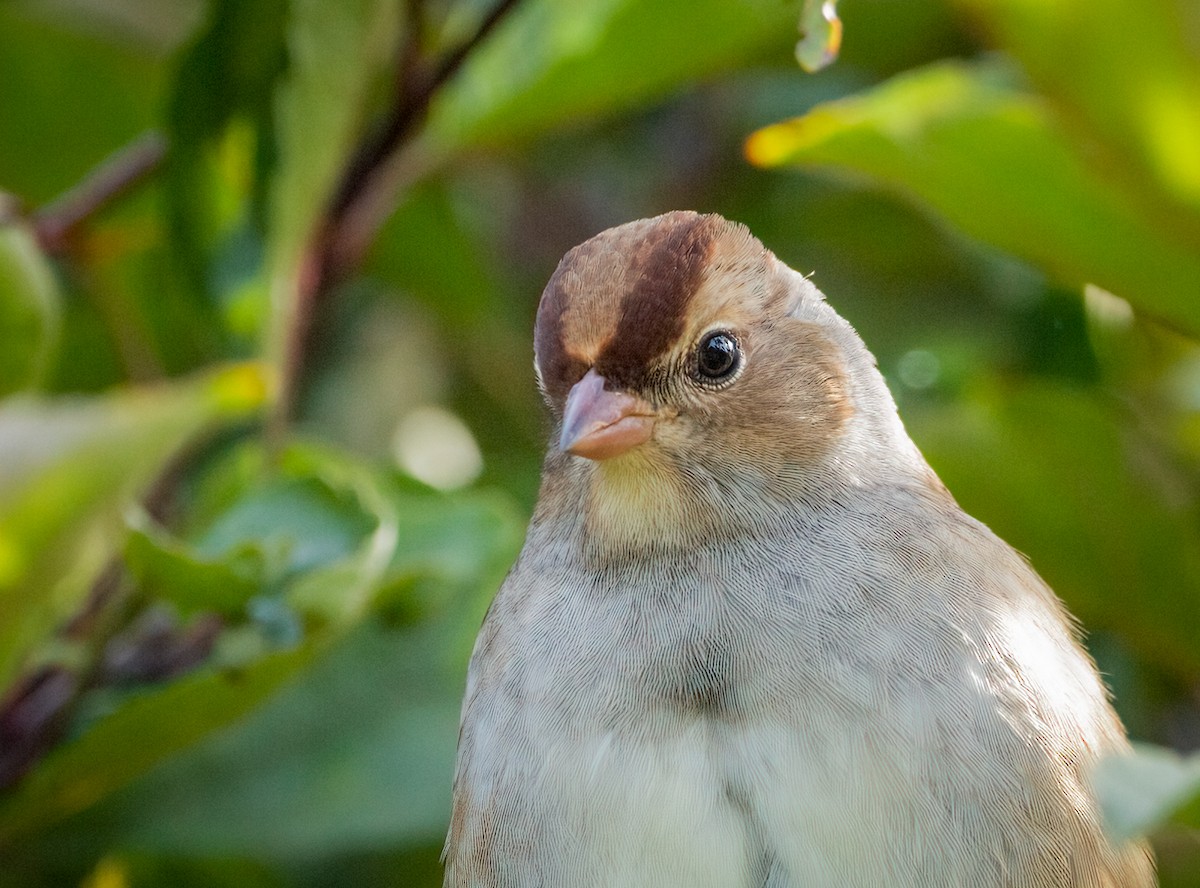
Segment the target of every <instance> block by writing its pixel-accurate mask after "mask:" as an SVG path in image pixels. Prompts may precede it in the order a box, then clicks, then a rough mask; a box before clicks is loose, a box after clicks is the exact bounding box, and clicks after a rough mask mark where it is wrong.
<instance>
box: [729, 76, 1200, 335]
mask: <svg viewBox="0 0 1200 888" xmlns="http://www.w3.org/2000/svg"><path fill="white" fill-rule="evenodd" d="M1005 79H1006V78H1005V75H1004V72H1003V71H1000V70H998V69H997V68H995V67H989V66H968V65H963V64H958V63H943V64H937V65H933V66H930V67H927V68H923V69H919V70H917V71H915V72H911V73H907V74H904V75H901V76H899V77H897V78H895V79H893V80H891V81H889V82H888V83H886V84H884V85H883V86H880V87H878V88H876V89H874V90H872V91H870V92H868V93H866V94H863V95H859V96H855V97H852V98H848V99H843V100H840V101H837V102H831V103H828V104H825V105H821V106H818V107H817V108H815V109H814V110H813V111H811V112H810V113H808V114H806V115H804V116H803V117H799V118H796V119H795V120H791V121H787V122H785V123H780V124H775V125H773V126H769V127H766V128H765V129H762V130H759V131H758V132H756V133H755V134H754V135H752V136H751V137H750V140H749V142H748V143H747V146H746V151H747V154H748V156H749V157H750V159H751V160H752V161H753V162H754V163H756V164H759V165H761V166H768V167H774V166H785V165H787V166H806V167H818V168H819V167H829V168H835V169H840V170H850V171H854V172H857V173H864V174H866V175H868V176H869V177H871V178H872V179H874V180H876V181H878V182H881V183H882V184H884V185H886V186H888V187H891V188H895V189H898V190H900V191H901V192H903V193H905V194H908V195H910V196H912V197H914V198H915V199H917V200H918V201H920V202H922V203H925V204H927V205H929V206H931V207H932V208H933V209H935V210H936V211H938V212H939V213H941V214H942V215H944V216H945V217H946V218H947V219H949V220H950V221H951V222H952V223H954V224H955V225H957V226H958V227H960V228H961V229H962V230H964V231H966V232H967V233H968V234H970V235H972V236H974V237H976V238H979V239H980V240H983V241H985V242H987V243H990V244H994V245H995V246H998V247H1000V248H1001V249H1004V250H1007V251H1010V252H1012V253H1014V254H1016V255H1017V256H1020V257H1022V258H1024V259H1027V260H1029V261H1030V262H1033V263H1035V264H1037V265H1039V266H1041V267H1042V268H1044V269H1046V270H1047V271H1048V272H1049V273H1050V274H1051V275H1053V276H1054V277H1056V278H1057V279H1058V280H1060V281H1062V282H1064V283H1066V284H1069V285H1074V286H1081V285H1083V284H1085V283H1093V284H1097V285H1099V286H1100V287H1103V288H1104V289H1105V290H1108V291H1109V292H1112V293H1116V294H1118V295H1120V296H1122V297H1124V298H1125V299H1128V300H1129V301H1130V302H1132V303H1133V304H1134V305H1135V306H1138V307H1139V308H1142V309H1144V310H1146V311H1148V312H1152V313H1154V314H1157V315H1159V316H1161V317H1163V318H1165V319H1167V320H1169V321H1172V322H1174V323H1175V324H1178V325H1180V326H1182V327H1184V328H1185V329H1188V330H1191V331H1194V332H1200V301H1198V300H1197V299H1196V298H1195V297H1196V281H1198V280H1200V240H1196V239H1191V238H1190V235H1189V234H1188V233H1187V232H1185V231H1182V230H1180V229H1178V228H1177V227H1173V226H1172V225H1171V224H1169V223H1168V222H1167V221H1166V220H1164V219H1161V218H1157V217H1154V216H1153V215H1150V214H1146V213H1144V212H1143V210H1142V207H1141V205H1140V204H1139V202H1138V200H1137V199H1136V198H1135V197H1133V196H1130V195H1129V194H1127V193H1125V192H1124V191H1122V190H1121V189H1119V188H1118V187H1117V186H1116V184H1115V183H1114V182H1112V181H1110V179H1109V178H1108V177H1106V176H1105V175H1104V174H1103V172H1102V171H1101V170H1099V169H1095V168H1093V167H1091V166H1089V165H1088V164H1087V163H1085V162H1084V160H1083V159H1082V158H1081V156H1080V155H1079V153H1077V152H1076V150H1075V149H1074V147H1073V146H1072V145H1071V143H1069V142H1068V141H1067V139H1066V138H1065V137H1064V135H1063V133H1062V131H1061V128H1060V127H1059V126H1058V124H1057V123H1056V121H1055V119H1054V117H1053V116H1052V115H1051V114H1050V113H1049V111H1048V109H1047V108H1046V107H1045V106H1044V104H1043V103H1042V102H1040V101H1039V100H1038V99H1036V98H1035V97H1033V96H1030V95H1027V94H1023V93H1020V92H1017V91H1014V90H1013V89H1012V88H1010V87H1009V86H1007V85H1006V84H1005V82H1004V81H1005Z"/></svg>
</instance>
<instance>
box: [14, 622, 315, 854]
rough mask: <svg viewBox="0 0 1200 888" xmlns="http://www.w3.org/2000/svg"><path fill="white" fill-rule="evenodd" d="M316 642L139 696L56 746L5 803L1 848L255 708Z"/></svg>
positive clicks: (294, 670) (307, 659) (304, 660)
mask: <svg viewBox="0 0 1200 888" xmlns="http://www.w3.org/2000/svg"><path fill="white" fill-rule="evenodd" d="M314 652H315V648H314V647H313V646H311V645H309V646H304V647H300V648H296V649H294V650H290V651H282V652H278V653H274V654H270V655H268V656H266V657H263V658H262V659H260V660H258V661H257V662H255V663H254V664H253V665H252V666H249V667H247V668H245V669H242V670H239V671H236V672H220V673H214V672H203V673H198V674H193V675H191V676H188V677H186V678H183V679H181V680H179V681H177V682H174V683H172V684H169V685H167V686H166V687H165V688H164V689H161V690H159V691H157V692H155V693H152V694H149V695H147V696H144V697H139V698H136V699H134V700H132V701H130V702H128V703H126V705H125V706H123V707H122V708H121V709H120V710H118V711H117V712H116V713H115V714H114V715H112V716H110V717H109V718H107V719H104V720H102V721H101V722H99V723H98V724H96V725H95V726H93V727H92V728H91V729H90V730H89V731H87V732H86V733H85V734H84V735H83V736H82V737H81V738H79V739H78V740H76V741H74V742H72V743H68V744H66V745H65V746H62V747H60V748H59V749H58V750H57V751H55V752H54V753H53V754H52V755H51V757H50V758H48V759H47V760H46V761H45V762H43V763H42V765H41V766H40V767H39V768H37V769H36V770H35V771H33V772H32V773H31V774H30V775H29V776H28V777H26V779H25V780H24V781H23V782H22V783H21V784H20V785H19V786H18V787H17V789H16V790H15V791H14V792H13V793H12V795H10V796H8V797H6V798H4V799H3V800H2V801H0V848H3V847H4V846H6V845H9V844H11V843H12V842H14V841H15V840H16V839H17V838H18V837H20V836H25V835H29V834H31V833H35V832H37V831H39V830H41V829H43V828H45V827H46V826H48V825H50V824H52V823H55V822H57V821H59V820H62V819H63V818H65V817H68V816H70V815H72V814H77V813H79V812H80V811H83V810H85V809H86V808H89V807H90V806H92V805H93V804H95V803H96V802H97V801H99V800H100V799H102V798H104V797H105V796H107V795H109V794H110V793H112V792H113V791H114V790H116V789H119V788H120V787H122V786H124V785H126V784H127V783H129V781H131V780H133V779H134V778H135V777H137V776H139V775H140V774H142V773H144V772H145V771H147V770H148V769H149V768H151V767H152V766H154V765H156V764H158V763H159V762H161V761H162V760H164V759H166V758H167V757H168V756H170V755H171V754H172V753H176V752H178V751H180V750H182V749H184V748H186V747H188V746H190V745H191V744H193V743H195V742H196V741H197V740H198V739H200V738H202V737H204V736H205V735H207V734H208V733H210V732H211V731H213V730H214V729H216V728H217V727H220V726H221V725H224V724H228V723H229V722H231V721H233V720H235V719H236V718H238V717H239V716H241V715H244V714H245V713H247V712H249V711H251V710H252V709H254V707H255V706H257V705H258V704H259V703H260V702H261V701H262V700H263V699H264V698H266V697H267V696H268V695H270V694H271V693H272V692H274V691H275V690H276V689H277V688H278V687H279V686H280V685H281V684H282V683H283V682H285V681H286V680H287V679H289V678H290V677H292V676H293V675H295V674H296V673H297V672H298V671H300V670H301V669H302V668H303V667H304V666H305V665H307V664H308V663H309V662H310V661H311V659H312V656H313V654H314Z"/></svg>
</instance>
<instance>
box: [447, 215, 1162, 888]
mask: <svg viewBox="0 0 1200 888" xmlns="http://www.w3.org/2000/svg"><path fill="white" fill-rule="evenodd" d="M534 339H535V342H534V353H535V369H536V375H537V379H538V383H539V386H540V388H541V390H542V392H543V394H544V396H545V400H546V402H547V404H548V405H549V408H550V411H551V413H552V414H553V418H554V434H553V442H552V444H551V446H550V447H549V452H548V453H547V455H546V458H545V462H544V466H543V473H542V482H541V487H540V490H539V494H538V501H537V506H536V509H535V511H534V514H533V517H532V519H531V522H530V525H529V530H528V534H527V537H526V541H525V545H524V548H523V549H522V551H521V553H520V556H519V557H518V559H517V562H516V564H515V565H514V566H513V568H512V570H511V572H510V573H509V575H508V577H507V579H506V580H505V582H504V583H503V585H502V587H501V589H500V590H499V592H498V593H497V595H496V597H495V599H494V601H493V603H492V605H491V608H490V610H489V612H488V614H487V617H486V619H485V621H484V624H483V627H482V629H481V630H480V633H479V636H478V640H477V642H476V645H475V649H474V653H473V655H472V657H471V661H470V667H469V672H468V678H467V686H466V696H465V701H464V704H463V710H462V721H461V731H460V736H459V745H458V759H457V769H456V775H455V780H454V790H453V810H452V816H451V824H450V829H449V836H448V839H447V843H446V847H445V853H444V861H445V885H446V886H447V888H535V886H539V888H589V886H596V888H599V886H620V888H638V886H647V888H650V886H654V888H671V886H679V888H707V886H713V888H716V886H720V888H801V886H805V888H811V886H837V888H941V886H944V888H964V886H965V888H999V886H1005V888H1009V886H1011V888H1049V886H1062V888H1067V886H1070V888H1083V886H1087V888H1142V886H1150V885H1153V884H1154V881H1155V877H1154V868H1153V863H1152V860H1151V857H1150V856H1149V853H1148V851H1147V850H1146V848H1145V847H1144V846H1142V845H1138V844H1126V845H1122V846H1118V845H1115V844H1113V843H1112V842H1111V841H1110V840H1109V839H1108V838H1106V836H1105V832H1104V829H1103V824H1102V818H1101V813H1100V810H1099V807H1098V805H1097V801H1096V798H1095V796H1094V794H1093V791H1092V789H1091V786H1090V779H1089V778H1090V772H1091V769H1092V766H1093V765H1094V764H1095V762H1096V760H1097V759H1098V758H1099V757H1101V756H1104V755H1107V754H1111V753H1119V752H1121V751H1122V750H1125V749H1126V748H1127V741H1126V739H1125V734H1124V730H1123V728H1122V726H1121V724H1120V722H1119V720H1118V718H1117V716H1116V714H1115V713H1114V711H1113V709H1112V707H1111V706H1110V703H1109V699H1108V695H1107V692H1106V689H1105V687H1104V685H1103V683H1102V681H1101V679H1100V677H1099V675H1098V674H1097V671H1096V668H1095V666H1094V664H1093V663H1092V661H1091V660H1090V659H1089V657H1088V655H1087V654H1086V653H1085V652H1084V650H1083V649H1082V647H1081V646H1080V641H1079V637H1078V632H1077V630H1076V628H1075V626H1074V624H1073V622H1072V620H1071V617H1070V616H1069V615H1068V614H1067V612H1066V610H1065V609H1064V607H1063V605H1062V604H1061V603H1060V601H1059V600H1058V599H1057V598H1056V597H1055V595H1054V593H1053V592H1052V591H1051V590H1050V589H1049V587H1048V586H1047V585H1046V584H1045V583H1044V582H1043V581H1042V580H1041V579H1040V578H1039V577H1038V575H1037V574H1036V573H1035V572H1034V570H1033V569H1032V568H1031V567H1030V565H1029V564H1028V563H1027V561H1026V560H1025V559H1024V558H1023V557H1022V556H1021V555H1020V554H1018V553H1017V552H1016V551H1014V550H1013V549H1012V548H1010V547H1009V546H1008V545H1007V544H1005V543H1004V542H1003V541H1001V540H1000V539H999V538H998V537H996V536H995V535H994V534H993V533H991V532H990V531H989V530H988V529H987V528H986V527H985V526H984V525H983V524H981V523H980V522H978V521H976V520H975V519H973V518H971V517H970V516H968V515H967V514H966V513H965V512H964V511H963V510H962V509H961V508H960V507H959V506H958V504H957V503H956V502H955V500H954V499H953V497H952V496H951V495H950V493H949V492H948V491H947V490H946V488H945V487H944V486H943V485H942V483H941V482H940V481H939V479H938V477H937V476H936V475H935V474H934V472H933V470H932V469H931V468H930V467H929V465H928V464H927V463H926V462H925V460H924V458H923V457H922V456H921V454H920V452H919V451H918V450H917V447H916V446H915V445H914V444H913V442H912V440H911V439H910V438H909V436H908V434H907V433H906V431H905V429H904V426H903V425H902V424H901V421H900V418H899V417H898V415H897V412H896V407H895V404H894V402H893V400H892V398H891V396H890V394H889V392H888V389H887V386H886V384H885V382H884V380H883V377H882V376H881V374H880V373H879V371H878V369H877V367H876V363H875V360H874V358H873V357H872V355H871V354H870V352H869V351H868V350H867V348H866V346H865V345H864V344H863V342H862V340H861V339H860V338H859V337H858V335H857V334H856V333H855V331H854V330H853V329H852V328H851V326H850V325H849V324H848V323H847V322H846V321H845V320H843V319H842V317H841V316H840V315H838V314H837V313H836V312H835V311H834V310H833V309H832V308H831V307H830V306H829V304H828V303H827V302H826V301H825V297H824V296H823V294H822V293H821V292H820V291H819V290H818V289H817V288H816V287H815V286H814V285H813V283H812V282H811V281H810V280H808V279H807V278H806V277H805V276H803V275H801V274H799V273H797V272H796V271H793V270H792V269H791V268H789V267H788V266H787V265H785V264H784V263H782V262H781V261H779V260H778V259H777V258H776V257H775V256H774V255H773V254H772V253H771V252H770V251H768V250H767V249H766V248H765V247H764V246H763V245H762V243H760V242H759V241H758V240H757V239H756V238H755V237H754V236H753V235H752V234H751V233H750V232H749V231H748V230H747V229H746V228H745V227H743V226H742V225H740V224H736V223H732V222H729V221H726V220H725V219H723V218H721V217H720V216H716V215H699V214H696V213H691V212H673V213H667V214H666V215H662V216H657V217H655V218H652V219H643V220H640V221H636V222H631V223H628V224H626V225H621V226H618V227H616V228H612V229H609V230H607V231H604V232H602V233H601V234H598V235H596V236H595V237H593V238H591V239H590V240H588V241H586V242H584V243H583V244H580V245H579V246H577V247H575V248H574V249H572V250H571V251H570V252H568V253H567V254H566V256H565V257H564V258H563V260H562V262H561V263H560V264H559V266H558V268H557V269H556V270H555V272H554V274H553V276H552V277H551V278H550V281H549V283H548V284H547V286H546V288H545V291H544V292H543V294H542V297H541V302H540V305H539V308H538V315H537V322H536V330H535V337H534Z"/></svg>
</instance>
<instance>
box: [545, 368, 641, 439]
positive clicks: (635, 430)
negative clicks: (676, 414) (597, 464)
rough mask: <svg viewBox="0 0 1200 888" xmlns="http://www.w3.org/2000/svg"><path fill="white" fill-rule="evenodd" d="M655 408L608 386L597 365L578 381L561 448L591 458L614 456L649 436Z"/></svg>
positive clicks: (565, 415)
mask: <svg viewBox="0 0 1200 888" xmlns="http://www.w3.org/2000/svg"><path fill="white" fill-rule="evenodd" d="M655 418H656V414H655V412H654V409H653V408H652V407H651V406H650V405H649V404H647V403H646V402H645V401H643V400H642V399H641V398H637V397H634V396H633V395H630V394H627V393H626V392H610V391H607V390H605V388H604V377H603V376H601V375H600V374H599V373H597V372H596V371H595V370H594V369H593V370H589V371H588V372H587V374H586V375H585V376H584V377H583V379H581V380H579V382H577V383H575V385H574V386H573V387H572V388H571V391H570V392H569V393H568V394H567V406H566V409H564V410H563V426H562V436H561V437H560V438H559V440H558V446H559V449H560V450H565V451H567V453H573V454H575V455H576V456H583V457H587V458H588V459H610V458H612V457H614V456H620V455H621V454H622V453H625V452H626V451H629V450H632V449H633V448H634V447H637V446H638V445H639V444H642V443H644V442H646V441H647V440H649V438H650V435H651V433H653V431H654V420H655Z"/></svg>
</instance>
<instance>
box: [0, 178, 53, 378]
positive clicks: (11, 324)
mask: <svg viewBox="0 0 1200 888" xmlns="http://www.w3.org/2000/svg"><path fill="white" fill-rule="evenodd" d="M2 203H3V201H2V198H0V204H2ZM2 211H3V207H2V206H0V212H2ZM58 325H59V295H58V284H57V282H56V281H55V279H54V272H53V270H52V269H51V268H50V266H49V263H47V262H46V259H45V257H43V256H42V253H41V251H40V250H39V249H38V246H37V242H36V241H35V240H34V237H33V234H32V233H31V232H30V231H29V230H28V229H27V228H25V227H24V226H22V225H18V224H10V225H4V224H3V223H0V397H3V396H4V395H9V394H12V393H13V392H15V391H20V390H22V389H25V388H30V387H33V386H36V385H37V384H38V382H39V381H40V380H41V378H42V376H43V373H44V372H45V370H46V368H47V366H48V364H49V359H50V353H51V351H52V350H53V348H54V344H55V341H56V338H57V335H58Z"/></svg>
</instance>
